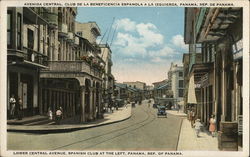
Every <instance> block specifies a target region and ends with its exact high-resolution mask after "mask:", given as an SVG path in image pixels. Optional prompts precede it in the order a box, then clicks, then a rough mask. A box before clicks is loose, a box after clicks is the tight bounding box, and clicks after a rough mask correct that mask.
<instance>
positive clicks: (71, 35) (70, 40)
mask: <svg viewBox="0 0 250 157" xmlns="http://www.w3.org/2000/svg"><path fill="white" fill-rule="evenodd" d="M67 41H68V42H70V43H74V33H73V32H68V38H67Z"/></svg>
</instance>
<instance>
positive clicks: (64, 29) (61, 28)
mask: <svg viewBox="0 0 250 157" xmlns="http://www.w3.org/2000/svg"><path fill="white" fill-rule="evenodd" d="M58 35H59V36H61V37H68V26H67V25H66V24H65V23H60V24H59V25H58Z"/></svg>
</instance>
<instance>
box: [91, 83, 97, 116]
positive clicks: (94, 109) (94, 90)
mask: <svg viewBox="0 0 250 157" xmlns="http://www.w3.org/2000/svg"><path fill="white" fill-rule="evenodd" d="M93 100H94V102H93V112H92V113H93V117H94V119H96V103H97V102H96V88H94V89H93Z"/></svg>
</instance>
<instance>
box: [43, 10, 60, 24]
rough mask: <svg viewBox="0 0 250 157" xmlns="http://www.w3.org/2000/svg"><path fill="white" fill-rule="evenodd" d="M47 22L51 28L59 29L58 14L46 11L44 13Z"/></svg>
mask: <svg viewBox="0 0 250 157" xmlns="http://www.w3.org/2000/svg"><path fill="white" fill-rule="evenodd" d="M43 14H44V17H45V19H46V21H48V23H49V25H50V27H57V25H58V22H57V21H58V15H57V14H56V13H53V12H50V11H46V12H44V13H43Z"/></svg>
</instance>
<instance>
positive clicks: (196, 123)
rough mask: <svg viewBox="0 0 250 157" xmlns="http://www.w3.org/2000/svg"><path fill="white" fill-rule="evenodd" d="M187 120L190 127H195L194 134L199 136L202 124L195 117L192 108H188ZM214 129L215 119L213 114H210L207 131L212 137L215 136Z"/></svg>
mask: <svg viewBox="0 0 250 157" xmlns="http://www.w3.org/2000/svg"><path fill="white" fill-rule="evenodd" d="M188 120H189V121H190V122H191V127H192V128H194V129H195V133H196V136H197V137H199V134H200V131H201V128H202V127H203V124H202V123H201V120H200V119H199V118H197V117H196V113H195V110H194V108H192V109H190V110H188ZM215 131H216V119H215V116H214V115H213V114H212V115H211V117H210V119H209V132H210V133H211V135H212V137H215Z"/></svg>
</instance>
